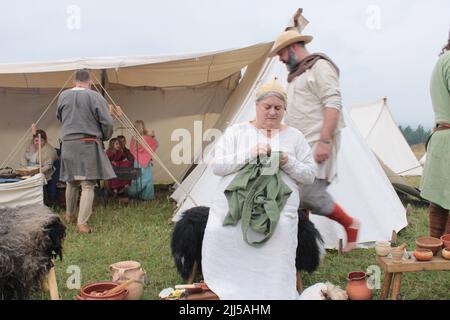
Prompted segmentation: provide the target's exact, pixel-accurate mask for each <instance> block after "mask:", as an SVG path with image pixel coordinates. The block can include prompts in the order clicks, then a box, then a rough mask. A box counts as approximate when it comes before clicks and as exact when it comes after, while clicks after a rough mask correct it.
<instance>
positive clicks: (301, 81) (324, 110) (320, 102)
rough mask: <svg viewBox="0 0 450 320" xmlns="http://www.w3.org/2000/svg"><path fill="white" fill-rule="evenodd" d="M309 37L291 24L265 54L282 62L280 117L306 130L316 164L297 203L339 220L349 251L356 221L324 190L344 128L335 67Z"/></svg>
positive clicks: (332, 174)
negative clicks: (284, 81)
mask: <svg viewBox="0 0 450 320" xmlns="http://www.w3.org/2000/svg"><path fill="white" fill-rule="evenodd" d="M312 39H313V37H312V36H308V35H303V34H301V33H300V32H299V31H298V30H297V29H296V28H288V29H287V30H285V31H284V32H283V33H282V34H281V35H280V36H279V37H278V38H277V40H276V41H275V44H274V46H273V49H272V50H271V52H270V53H269V56H271V57H273V56H276V55H278V56H279V59H280V61H282V62H283V63H285V64H286V67H287V69H288V71H289V75H288V105H287V111H286V115H285V122H286V124H287V125H289V126H292V127H294V128H297V129H299V130H300V131H301V132H302V133H303V134H304V135H305V137H306V139H307V141H308V142H309V144H310V145H311V147H312V149H313V153H314V160H315V161H316V163H317V167H318V171H317V175H316V179H315V181H314V183H313V184H311V185H305V186H303V188H302V191H301V204H300V208H301V209H304V210H309V211H311V212H312V213H314V214H319V215H323V216H327V217H328V218H330V219H332V220H335V221H337V222H338V223H340V224H341V225H343V227H344V228H345V231H346V234H347V245H346V246H345V248H344V251H350V250H352V249H353V248H354V247H356V240H357V235H358V229H359V222H358V221H357V220H356V219H354V218H352V217H350V216H349V215H347V214H346V212H345V211H344V210H343V209H342V208H341V207H340V206H339V205H338V204H336V203H335V202H334V201H333V198H332V197H331V195H330V194H329V193H328V192H327V187H328V186H329V184H330V183H331V182H332V181H333V179H334V178H335V177H336V175H337V161H336V160H337V153H338V151H339V145H340V130H341V129H342V128H344V127H345V124H344V121H343V118H342V114H341V109H342V99H341V90H340V85H339V69H338V67H337V66H336V64H335V63H334V62H333V61H332V60H331V59H330V58H329V57H328V56H326V55H325V54H322V53H316V54H311V53H309V51H308V49H307V48H306V46H305V45H306V44H308V43H310V42H311V41H312ZM302 211H303V210H302Z"/></svg>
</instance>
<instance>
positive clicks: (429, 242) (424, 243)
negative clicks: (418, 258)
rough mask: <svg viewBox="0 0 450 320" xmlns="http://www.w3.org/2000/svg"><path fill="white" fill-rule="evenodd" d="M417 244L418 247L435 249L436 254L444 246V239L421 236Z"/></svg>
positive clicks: (434, 253)
mask: <svg viewBox="0 0 450 320" xmlns="http://www.w3.org/2000/svg"><path fill="white" fill-rule="evenodd" d="M416 246H417V248H418V249H430V250H431V251H433V255H436V253H438V252H439V250H440V249H441V248H442V240H440V239H438V238H433V237H420V238H417V239H416Z"/></svg>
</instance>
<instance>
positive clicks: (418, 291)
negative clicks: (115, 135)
mask: <svg viewBox="0 0 450 320" xmlns="http://www.w3.org/2000/svg"><path fill="white" fill-rule="evenodd" d="M167 195H168V193H167V192H159V194H158V197H157V199H156V200H154V201H150V202H131V203H130V204H128V205H121V204H119V203H115V202H113V203H109V204H107V205H106V206H104V205H103V204H102V203H98V204H97V205H96V207H95V213H94V214H93V216H92V218H91V220H90V223H91V225H92V227H93V228H94V233H92V234H89V235H80V234H78V233H76V232H75V228H74V226H69V227H68V234H67V238H66V241H65V245H64V259H63V261H56V270H57V279H58V287H59V292H60V295H61V296H62V298H63V299H73V298H74V297H75V295H76V294H77V293H78V290H69V289H67V286H66V281H67V279H68V278H69V276H70V274H69V273H66V271H67V268H68V267H69V266H71V265H75V266H78V267H79V268H80V270H81V283H82V285H83V284H87V283H90V282H93V281H103V280H109V279H110V274H109V271H108V266H109V265H110V264H111V263H114V262H118V261H122V260H136V261H139V262H140V263H141V264H142V265H143V267H144V269H145V270H146V272H147V275H148V277H149V283H148V285H147V286H146V288H145V292H144V297H143V299H157V298H158V293H159V292H160V291H161V290H162V289H163V288H166V287H173V286H174V285H176V284H181V283H183V281H182V280H181V278H180V277H179V276H178V274H177V272H176V269H175V267H174V264H173V261H172V258H171V254H170V235H171V231H172V227H173V225H171V224H169V219H170V218H171V215H172V204H171V203H170V202H169V201H168V200H167ZM60 214H61V217H63V212H62V211H61V212H60ZM408 220H409V226H408V227H407V228H406V229H404V230H402V231H401V232H400V233H399V239H398V242H400V243H403V242H406V243H408V248H409V249H410V250H412V249H413V248H414V239H415V238H416V237H417V236H420V235H426V234H427V213H426V208H425V207H423V206H420V205H417V204H413V206H412V210H411V211H410V213H409V216H408ZM373 264H375V251H374V249H357V250H354V251H352V252H351V253H350V254H338V253H337V252H336V251H330V252H328V254H327V255H326V257H325V259H324V261H323V263H322V265H321V267H320V268H319V269H318V271H317V272H315V273H314V274H312V275H308V274H304V275H303V281H304V284H305V286H309V285H312V284H314V283H317V282H325V281H330V282H332V283H333V284H336V285H340V286H341V287H345V286H346V274H347V273H348V272H349V271H355V270H366V269H367V267H368V266H370V265H373ZM383 276H384V275H383ZM449 289H450V272H422V273H408V274H405V276H404V278H403V283H402V292H401V294H402V297H403V299H450V290H449ZM379 294H380V290H376V291H375V292H374V295H375V297H374V298H375V299H378V297H379ZM34 298H35V299H48V294H46V293H42V294H37V295H36V296H35V297H34Z"/></svg>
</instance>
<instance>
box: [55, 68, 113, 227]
mask: <svg viewBox="0 0 450 320" xmlns="http://www.w3.org/2000/svg"><path fill="white" fill-rule="evenodd" d="M90 82H91V77H90V74H89V71H88V70H86V69H82V70H78V71H77V72H76V73H75V80H74V84H75V87H74V88H72V89H69V90H65V91H63V92H62V93H61V95H60V96H59V98H58V108H57V110H56V117H57V118H58V120H59V121H61V124H62V128H61V140H62V148H61V174H60V179H61V180H62V181H65V182H66V183H67V188H66V206H67V209H66V221H67V222H68V223H71V222H72V221H73V220H74V216H75V211H76V207H77V203H78V195H79V187H80V186H81V198H80V209H79V214H78V222H77V230H78V232H80V233H89V232H91V228H90V227H89V225H88V224H87V222H88V220H89V217H90V216H91V214H92V205H93V202H94V188H95V184H96V181H97V180H109V179H113V178H116V174H115V173H114V170H113V168H112V166H111V163H110V161H109V159H108V157H107V155H106V153H105V151H104V148H103V142H102V141H105V140H108V139H109V138H111V136H112V134H113V119H112V117H111V115H110V113H109V108H108V103H107V101H106V100H105V99H104V98H103V97H102V96H101V95H100V94H99V93H97V92H95V91H93V90H91V89H90Z"/></svg>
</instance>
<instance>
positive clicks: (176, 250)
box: [171, 207, 209, 280]
mask: <svg viewBox="0 0 450 320" xmlns="http://www.w3.org/2000/svg"><path fill="white" fill-rule="evenodd" d="M208 215H209V208H208V207H194V208H191V209H188V210H186V211H185V212H184V213H183V217H182V218H181V220H180V221H178V222H177V223H176V225H175V228H174V229H173V233H172V241H171V249H172V256H173V258H174V261H175V266H176V267H177V270H178V273H179V274H180V275H181V277H182V278H183V279H184V280H187V279H188V278H189V275H190V274H191V272H192V268H193V266H194V262H195V261H197V264H198V271H199V272H201V265H202V243H203V235H204V234H205V229H206V223H207V222H208Z"/></svg>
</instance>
